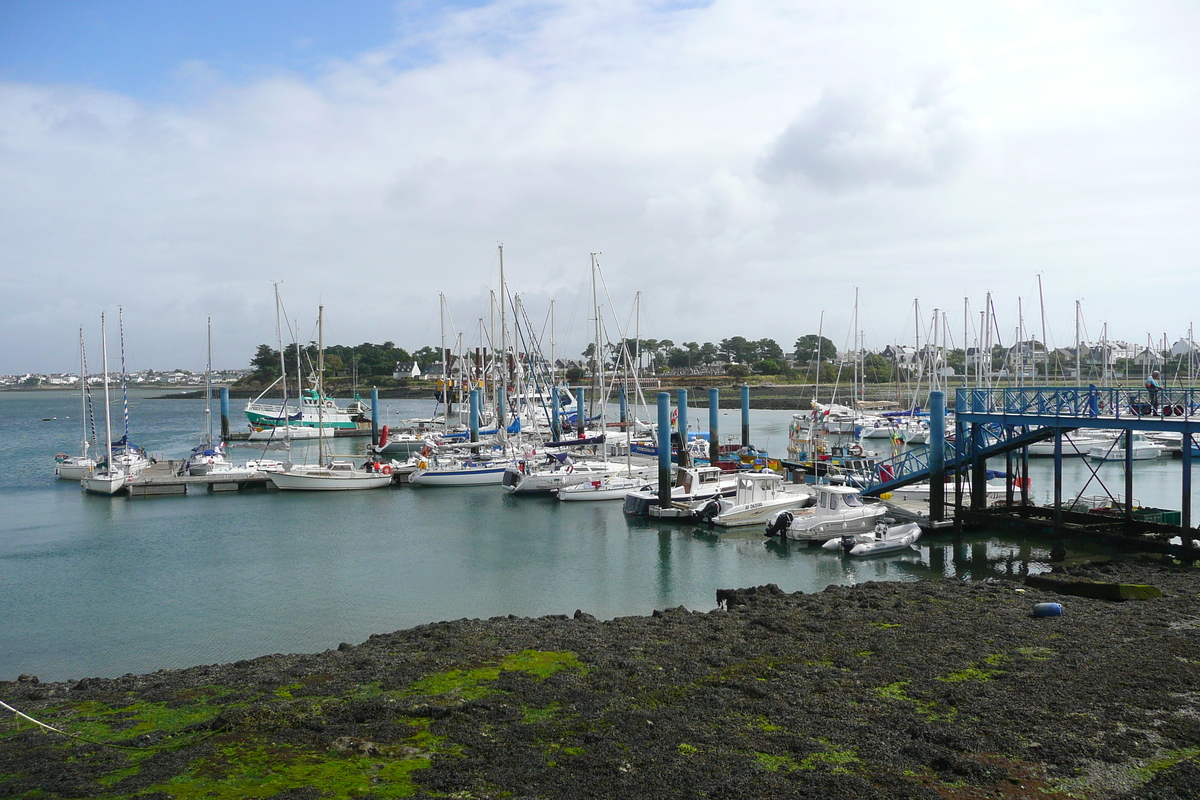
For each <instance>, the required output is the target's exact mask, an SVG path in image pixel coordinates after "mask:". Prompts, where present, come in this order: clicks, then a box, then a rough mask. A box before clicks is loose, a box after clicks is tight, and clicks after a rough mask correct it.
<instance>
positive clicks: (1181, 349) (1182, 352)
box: [1171, 339, 1200, 358]
mask: <svg viewBox="0 0 1200 800" xmlns="http://www.w3.org/2000/svg"><path fill="white" fill-rule="evenodd" d="M1198 352H1200V348H1198V347H1197V346H1196V343H1195V342H1192V341H1189V340H1187V339H1180V340H1179V341H1177V342H1176V343H1175V344H1173V345H1171V357H1172V358H1175V357H1176V356H1186V355H1187V354H1188V353H1198Z"/></svg>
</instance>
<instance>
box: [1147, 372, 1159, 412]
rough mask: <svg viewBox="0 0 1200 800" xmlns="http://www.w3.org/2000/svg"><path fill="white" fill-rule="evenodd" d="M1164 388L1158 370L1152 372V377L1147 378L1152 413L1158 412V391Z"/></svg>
mask: <svg viewBox="0 0 1200 800" xmlns="http://www.w3.org/2000/svg"><path fill="white" fill-rule="evenodd" d="M1160 389H1162V384H1161V383H1159V382H1158V370H1154V371H1153V372H1151V373H1150V377H1149V378H1146V391H1147V392H1149V393H1150V408H1151V413H1153V414H1157V413H1158V392H1159V390H1160Z"/></svg>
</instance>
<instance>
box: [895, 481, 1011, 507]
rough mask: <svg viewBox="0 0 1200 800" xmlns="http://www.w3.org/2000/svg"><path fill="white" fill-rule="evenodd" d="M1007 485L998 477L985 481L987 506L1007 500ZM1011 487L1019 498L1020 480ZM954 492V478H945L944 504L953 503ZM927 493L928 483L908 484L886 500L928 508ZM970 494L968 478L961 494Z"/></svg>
mask: <svg viewBox="0 0 1200 800" xmlns="http://www.w3.org/2000/svg"><path fill="white" fill-rule="evenodd" d="M992 474H993V475H994V474H995V473H992ZM1008 484H1009V481H1008V480H1006V479H1005V478H1004V477H999V478H995V477H994V478H993V479H992V480H989V481H987V483H986V488H985V490H984V496H985V498H986V501H987V504H988V505H992V504H994V503H999V502H1003V501H1005V500H1007V499H1008ZM1012 487H1013V494H1014V496H1016V497H1020V495H1021V479H1020V478H1013V479H1012ZM1027 488H1029V487H1027ZM954 490H955V486H954V477H953V476H947V478H946V482H945V486H944V489H943V497H944V498H945V502H946V503H947V504H950V503H953V502H954ZM929 492H930V485H929V482H928V481H926V482H924V483H912V484H909V485H908V486H901V487H900V488H899V489H893V490H892V491H891V492H890V493H889V494H890V497H888V498H887V499H888V500H897V501H902V502H916V503H921V504H924V505H925V506H926V507H928V506H929ZM970 493H971V481H970V479H969V478H968V479H967V480H964V481H963V494H965V495H970Z"/></svg>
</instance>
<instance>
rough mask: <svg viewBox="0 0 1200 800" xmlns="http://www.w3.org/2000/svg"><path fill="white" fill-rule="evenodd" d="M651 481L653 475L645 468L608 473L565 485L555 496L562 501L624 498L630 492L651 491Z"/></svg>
mask: <svg viewBox="0 0 1200 800" xmlns="http://www.w3.org/2000/svg"><path fill="white" fill-rule="evenodd" d="M653 481H654V478H653V476H651V475H650V474H649V470H648V469H646V470H643V471H642V472H641V473H637V474H634V475H624V474H621V475H610V476H608V477H607V478H601V479H600V480H597V481H588V482H587V483H577V484H575V485H574V486H567V487H566V488H563V489H559V490H558V493H557V497H558V499H559V500H562V501H564V502H581V501H589V500H624V499H625V498H626V496H628V495H629V493H630V492H649V491H652V490H653V488H654V487H653Z"/></svg>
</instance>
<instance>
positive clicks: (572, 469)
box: [564, 464, 575, 475]
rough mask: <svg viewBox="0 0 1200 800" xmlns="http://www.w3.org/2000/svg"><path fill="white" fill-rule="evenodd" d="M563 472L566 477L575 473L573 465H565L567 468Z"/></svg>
mask: <svg viewBox="0 0 1200 800" xmlns="http://www.w3.org/2000/svg"><path fill="white" fill-rule="evenodd" d="M564 471H565V472H566V473H567V474H568V475H570V474H571V473H572V472H574V471H575V465H574V464H567V468H566V470H564Z"/></svg>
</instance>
